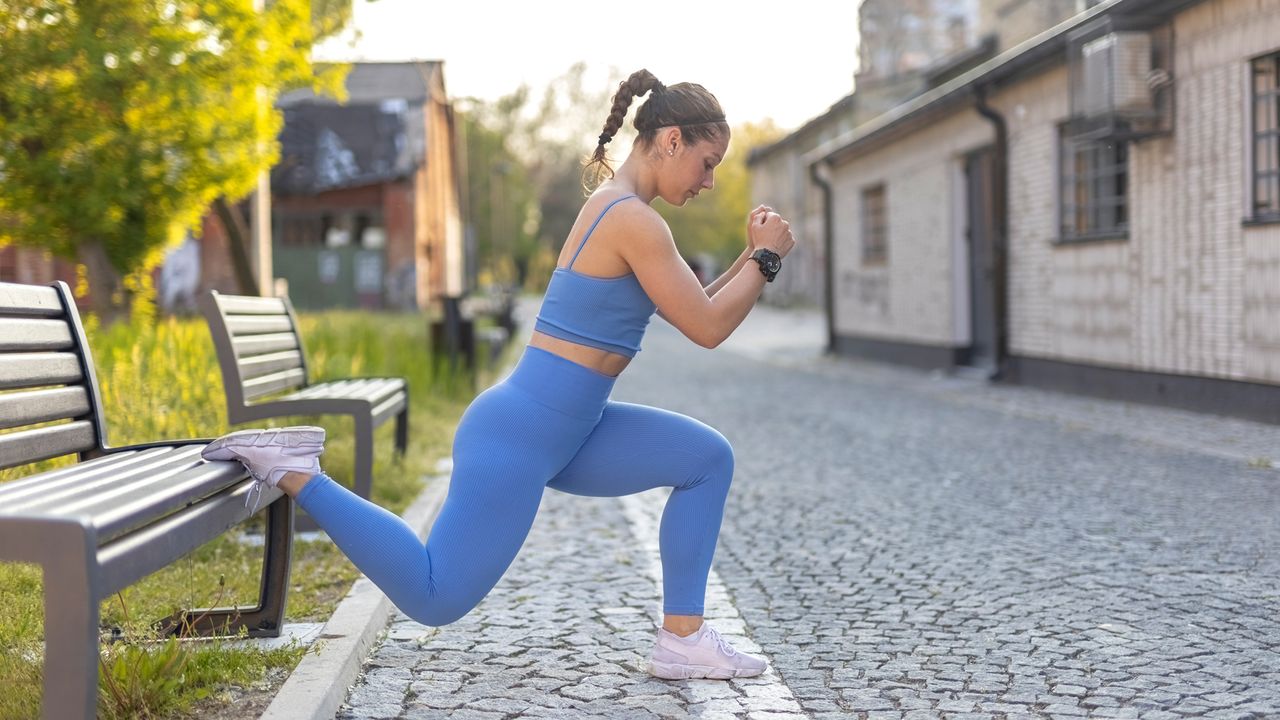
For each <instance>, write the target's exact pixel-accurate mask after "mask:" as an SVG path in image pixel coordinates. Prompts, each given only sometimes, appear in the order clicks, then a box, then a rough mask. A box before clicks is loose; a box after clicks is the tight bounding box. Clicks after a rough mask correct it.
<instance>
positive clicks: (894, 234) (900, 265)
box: [832, 110, 994, 347]
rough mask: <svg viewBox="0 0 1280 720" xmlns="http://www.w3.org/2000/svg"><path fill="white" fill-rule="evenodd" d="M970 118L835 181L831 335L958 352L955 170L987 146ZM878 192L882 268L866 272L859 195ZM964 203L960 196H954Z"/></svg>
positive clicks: (847, 170)
mask: <svg viewBox="0 0 1280 720" xmlns="http://www.w3.org/2000/svg"><path fill="white" fill-rule="evenodd" d="M993 137H994V135H993V132H992V129H991V124H990V123H989V122H987V121H986V120H984V119H982V118H981V117H980V116H979V115H978V114H977V113H975V112H973V111H972V110H966V111H963V112H960V113H957V114H956V115H953V116H952V117H950V118H947V119H946V120H943V121H942V122H939V123H937V124H935V125H933V126H931V127H929V128H927V129H925V130H923V131H921V132H918V133H915V134H913V135H912V136H911V137H910V138H908V139H907V140H905V141H900V142H896V143H893V144H890V145H886V146H885V148H884V149H883V150H877V151H875V152H873V153H870V154H868V155H864V156H862V157H859V158H856V159H854V160H852V161H849V162H847V163H844V164H841V165H839V166H837V167H836V168H834V169H833V171H832V186H833V193H832V195H833V201H834V203H835V207H834V212H833V215H834V224H835V233H834V237H833V249H832V255H833V261H834V263H835V278H836V297H835V305H836V313H835V325H836V332H837V333H839V334H842V335H852V336H857V337H862V338H872V339H879V340H890V341H906V342H915V343H922V344H929V345H938V346H943V347H949V346H955V345H959V344H963V343H964V342H965V341H967V338H965V337H961V334H962V332H963V330H962V329H961V328H959V327H958V326H957V323H956V322H955V306H954V301H953V299H952V298H953V293H954V291H955V282H956V273H957V272H967V270H965V269H964V268H958V267H956V264H955V262H954V259H953V253H952V249H953V243H954V242H955V238H956V233H957V232H959V231H960V229H959V228H956V227H955V217H956V213H955V207H954V202H955V201H956V197H957V193H956V192H955V190H956V188H955V183H956V182H957V181H958V180H957V178H958V177H959V176H958V175H957V173H956V166H957V164H959V163H962V162H963V158H964V155H965V154H967V153H968V152H971V151H973V150H975V149H977V148H980V147H982V146H984V145H989V144H991V143H992V142H993ZM878 183H884V185H885V198H886V201H887V206H888V207H887V213H888V262H887V263H886V264H885V265H884V266H879V267H877V266H871V267H864V266H863V264H862V191H863V189H864V188H867V187H870V186H873V185H876V184H878ZM960 197H962V195H961V196H960Z"/></svg>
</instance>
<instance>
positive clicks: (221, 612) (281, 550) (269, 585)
mask: <svg viewBox="0 0 1280 720" xmlns="http://www.w3.org/2000/svg"><path fill="white" fill-rule="evenodd" d="M293 515H294V513H293V501H292V500H291V499H289V498H288V497H287V496H285V497H281V498H280V499H278V500H276V501H275V502H273V503H271V505H270V507H268V508H267V527H266V540H265V544H264V547H263V555H262V582H261V583H260V584H259V586H258V605H257V607H252V608H236V607H227V608H212V609H206V610H185V611H183V612H180V613H178V614H176V615H174V616H172V617H170V618H167V619H165V620H164V621H162V622H161V624H160V629H161V631H162V632H165V633H166V634H169V635H183V636H189V635H200V636H210V635H235V634H237V633H239V632H240V629H241V628H244V629H245V630H246V631H247V632H248V633H249V637H278V636H279V635H280V629H281V628H282V627H283V626H284V609H285V601H286V600H287V599H288V595H289V568H290V565H291V564H292V563H293Z"/></svg>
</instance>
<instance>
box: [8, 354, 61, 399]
mask: <svg viewBox="0 0 1280 720" xmlns="http://www.w3.org/2000/svg"><path fill="white" fill-rule="evenodd" d="M80 381H81V374H80V359H79V358H77V357H76V355H75V353H60V352H50V353H12V354H6V355H0V389H6V390H7V389H10V388H26V387H39V386H41V385H65V384H68V383H74V382H80Z"/></svg>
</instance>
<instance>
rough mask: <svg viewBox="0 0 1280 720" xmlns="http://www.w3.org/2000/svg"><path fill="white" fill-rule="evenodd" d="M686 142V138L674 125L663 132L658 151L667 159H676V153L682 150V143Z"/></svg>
mask: <svg viewBox="0 0 1280 720" xmlns="http://www.w3.org/2000/svg"><path fill="white" fill-rule="evenodd" d="M683 141H684V136H683V134H682V133H681V132H680V128H679V127H678V126H675V125H672V126H671V127H669V128H666V129H664V130H663V131H662V134H661V135H660V136H659V143H658V149H659V150H660V151H661V152H662V154H663V155H666V156H667V157H674V156H675V154H676V151H678V150H679V149H680V143H681V142H683Z"/></svg>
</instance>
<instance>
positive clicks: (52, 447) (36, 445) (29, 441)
mask: <svg viewBox="0 0 1280 720" xmlns="http://www.w3.org/2000/svg"><path fill="white" fill-rule="evenodd" d="M96 445H97V442H96V439H95V437H94V432H93V423H91V422H89V421H88V420H79V421H77V422H72V423H64V424H62V425H50V426H49V427H42V428H36V429H34V430H20V431H18V432H14V433H7V434H5V435H0V468H8V467H14V466H16V465H26V464H27V463H33V462H39V461H40V460H48V459H49V458H55V457H59V456H61V455H69V454H71V453H74V452H80V451H82V450H88V449H90V448H93V447H96Z"/></svg>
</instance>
